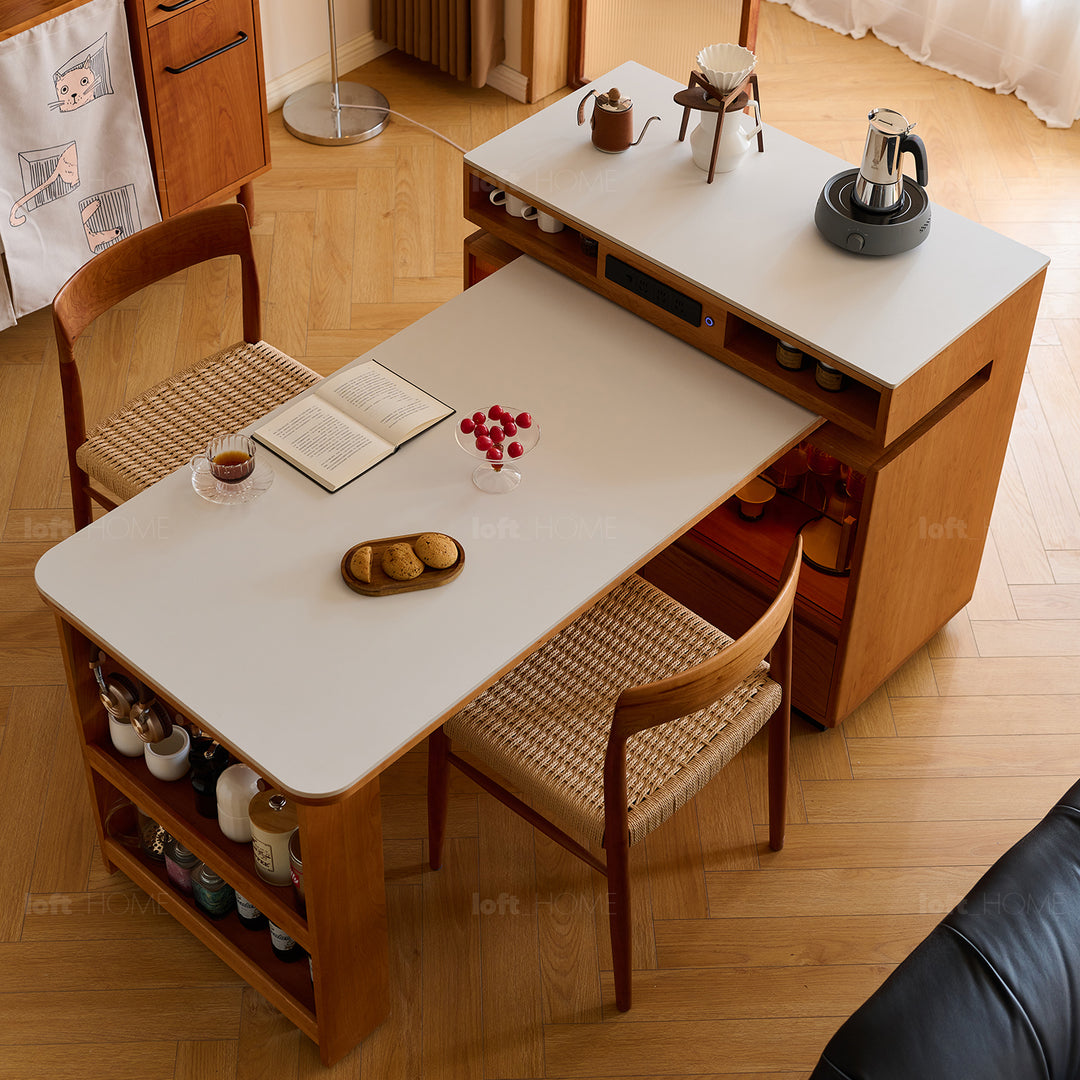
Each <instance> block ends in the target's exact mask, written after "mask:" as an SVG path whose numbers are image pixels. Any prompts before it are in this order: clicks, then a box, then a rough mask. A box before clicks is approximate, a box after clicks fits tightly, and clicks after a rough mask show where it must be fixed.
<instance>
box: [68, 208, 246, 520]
mask: <svg viewBox="0 0 1080 1080" xmlns="http://www.w3.org/2000/svg"><path fill="white" fill-rule="evenodd" d="M222 255H237V256H239V258H240V265H241V288H242V296H243V322H244V340H245V341H247V342H249V343H250V344H255V343H257V342H258V341H260V340H261V339H262V315H261V311H260V302H259V277H258V273H257V271H256V268H255V255H254V252H253V251H252V246H251V232H250V229H249V227H248V217H247V212H246V211H245V209H244V208H243V206H241V205H240V204H238V203H225V204H223V205H221V206H211V207H207V208H206V209H203V210H194V211H192V212H191V213H187V214H181V215H179V216H177V217H173V218H169V219H168V220H166V221H161V222H158V223H157V224H154V225H149V226H147V227H146V228H145V229H140V230H139V231H138V232H136V233H133V234H132V235H131V236H127V237H125V238H124V239H123V240H121V241H119V243H116V244H113V245H112V246H111V247H107V248H106V249H105V250H104V251H102V252H100V253H99V254H97V255H95V256H94V258H92V259H91V260H90V261H89V262H88V263H86V264H85V265H84V266H82V267H80V269H78V270H76V271H75V273H74V274H72V276H71V277H70V278H69V279H68V280H67V282H66V283H65V284H64V285H62V286H61V288H60V291H59V292H58V293H57V294H56V297H55V299H54V300H53V305H52V313H53V328H54V330H55V332H56V344H57V350H58V352H59V356H60V385H61V389H62V392H63V402H64V436H65V439H66V442H67V455H68V470H69V475H70V478H71V503H72V512H73V514H74V518H75V528H76V529H81V528H83V527H84V526H86V525H89V524H90V522H91V520H92V518H93V511H92V507H91V500H92V501H93V502H96V503H98V504H100V505H101V506H104V507H105V508H106V509H108V510H112V509H114V508H115V507H116V505H117V500H116V499H114V498H112V497H110V496H109V495H107V494H105V493H103V492H102V491H100V490H99V489H98V488H96V487H94V486H93V485H92V483H91V481H90V478H89V477H88V476H87V475H86V473H85V472H84V471H83V470H82V469H81V468H79V465H78V463H77V462H76V460H75V452H76V451H77V450H78V448H79V447H80V446H81V445H82V444H83V443H84V442H85V441H86V414H85V410H84V406H83V393H82V382H81V380H80V377H79V368H78V364H77V363H76V361H75V343H76V341H78V339H79V336H80V335H81V334H82V333H83V331H84V330H86V328H87V327H88V326H89V325H90V324H91V323H92V322H93V321H94V320H95V319H96V318H97V317H98V316H99V315H101V314H102V313H104V312H105V311H107V310H108V309H109V308H111V307H113V306H114V305H115V304H118V303H119V302H120V301H121V300H124V299H126V298H127V297H129V296H131V295H132V294H133V293H136V292H138V291H139V290H140V289H143V288H145V287H146V286H147V285H151V284H153V283H154V282H156V281H160V280H162V279H163V278H167V277H169V276H171V275H172V274H175V273H177V272H178V271H180V270H185V269H187V268H188V267H189V266H195V265H197V264H199V263H201V262H206V261H208V260H210V259H216V258H219V257H220V256H222Z"/></svg>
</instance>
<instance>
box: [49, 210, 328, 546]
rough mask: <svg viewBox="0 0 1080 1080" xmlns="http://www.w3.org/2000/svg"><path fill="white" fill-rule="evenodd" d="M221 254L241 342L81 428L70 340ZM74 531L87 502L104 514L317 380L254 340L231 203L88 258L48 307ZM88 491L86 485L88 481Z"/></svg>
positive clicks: (257, 334)
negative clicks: (232, 267) (232, 262)
mask: <svg viewBox="0 0 1080 1080" xmlns="http://www.w3.org/2000/svg"><path fill="white" fill-rule="evenodd" d="M223 255H237V256H239V257H240V265H241V275H242V277H241V280H242V291H243V319H244V340H243V341H241V342H238V343H237V344H236V345H233V346H230V347H229V348H228V349H225V350H223V351H222V352H219V353H217V354H215V355H214V356H211V357H208V358H207V359H204V360H201V361H198V362H197V363H195V364H192V365H191V366H190V367H187V368H185V369H184V370H183V371H180V372H177V373H176V374H174V375H172V376H170V377H169V378H168V379H165V380H164V381H163V382H161V383H159V384H158V385H157V386H154V387H152V388H151V389H150V390H147V391H146V392H145V393H143V394H141V395H139V396H138V397H137V398H135V399H133V400H132V401H129V402H127V404H125V405H124V406H123V407H122V408H121V409H119V410H117V411H116V412H114V413H113V414H112V415H111V416H108V417H106V418H105V419H104V420H101V421H100V422H99V423H97V424H95V426H94V427H93V428H91V429H90V430H89V431H88V430H87V429H86V418H85V413H84V411H83V396H82V384H81V381H80V379H79V369H78V365H77V364H76V362H75V354H74V349H75V342H76V341H77V340H78V338H79V335H80V334H82V332H83V331H84V330H85V329H86V328H87V327H88V326H89V325H90V324H91V323H92V322H93V321H94V319H96V318H97V317H98V316H99V315H101V314H102V313H103V312H104V311H107V310H108V309H109V308H111V307H112V306H113V305H114V304H117V303H119V302H120V301H121V300H123V299H125V298H126V297H128V296H131V294H132V293H135V292H138V291H139V290H140V289H142V288H144V287H146V286H147V285H150V284H152V283H153V282H155V281H160V280H161V279H163V278H166V277H169V276H170V275H171V274H175V273H176V272H177V271H179V270H184V269H186V268H187V267H189V266H194V265H196V264H197V263H201V262H205V261H207V260H209V259H214V258H218V257H219V256H223ZM53 327H54V329H55V331H56V343H57V347H58V349H59V354H60V382H61V386H62V388H63V399H64V429H65V435H66V437H67V451H68V471H69V476H70V479H71V503H72V511H73V514H74V518H75V528H76V529H81V528H83V527H84V526H86V525H89V524H90V521H91V520H92V510H91V500H93V501H94V502H97V503H100V504H101V505H102V506H104V507H106V508H108V509H110V510H111V509H112V508H113V507H115V506H116V505H117V503H118V502H123V501H124V500H125V499H129V498H131V497H132V496H133V495H135V494H137V493H138V492H140V491H142V490H143V489H144V488H147V487H149V486H150V485H151V484H153V483H155V482H156V481H158V480H160V479H161V478H162V477H163V476H165V475H167V474H168V473H170V472H172V471H173V470H174V469H176V468H178V467H179V466H181V465H183V464H185V463H186V462H187V461H189V460H190V459H191V457H192V456H193V455H194V454H197V453H198V452H199V451H200V450H201V449H203V448H204V447H205V446H206V444H207V443H208V442H209V441H210V439H211V438H213V436H215V435H222V434H226V433H228V432H232V431H238V430H239V429H241V428H243V427H245V426H246V425H247V424H250V423H251V422H252V421H253V420H257V419H258V418H259V417H260V416H263V415H264V414H266V413H268V412H269V411H270V410H271V409H273V408H275V407H276V406H277V405H280V404H281V403H282V402H283V401H287V400H288V399H289V398H291V397H292V396H293V395H295V394H297V393H299V392H300V391H301V390H303V389H304V388H305V387H307V386H311V385H312V384H313V383H315V382H318V381H319V378H320V376H319V375H318V374H317V373H316V372H314V371H312V370H311V369H310V368H307V367H305V366H304V365H303V364H301V363H299V362H298V361H296V360H294V359H292V357H290V356H286V355H285V354H284V353H282V352H279V351H278V350H277V349H275V348H274V347H273V346H272V345H268V344H266V342H264V341H262V340H260V339H261V337H262V323H261V313H260V306H259V279H258V275H257V273H256V269H255V258H254V255H253V253H252V249H251V233H250V231H249V228H248V220H247V213H246V211H245V210H244V208H243V207H242V206H240V205H239V204H237V203H227V204H224V205H222V206H213V207H209V208H208V209H205V210H195V211H192V212H191V213H188V214H181V215H179V216H177V217H173V218H170V219H169V220H167V221H162V222H160V223H158V224H156V225H150V226H148V227H147V228H145V229H142V230H140V231H139V232H136V233H133V234H132V235H131V236H128V237H125V238H124V239H123V240H121V241H119V242H118V243H116V244H113V245H112V246H111V247H108V248H106V249H105V250H104V251H102V252H100V253H99V254H97V255H95V256H94V258H92V259H91V260H90V261H89V262H88V263H86V265H85V266H83V267H81V268H80V269H79V270H77V271H76V272H75V273H74V274H73V275H72V276H71V277H70V278H69V279H68V281H67V282H66V283H65V284H64V285H63V286H62V287H61V289H60V291H59V292H58V293H57V294H56V298H55V299H54V300H53ZM91 481H93V483H92V482H91Z"/></svg>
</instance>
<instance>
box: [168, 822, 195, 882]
mask: <svg viewBox="0 0 1080 1080" xmlns="http://www.w3.org/2000/svg"><path fill="white" fill-rule="evenodd" d="M197 866H199V857H198V855H195V854H194V853H192V852H190V851H188V849H187V848H186V847H184V845H183V844H181V843H180V841H179V840H177V839H176V838H175V837H173V836H169V837H168V839H167V840H166V841H165V869H166V870H168V872H169V880H170V881H171V882H172V883H173V884H174V885H175V886H176V887H177V888H178V889H179V890H180V891H181V892H182V893H186V894H187V895H188V896H190V895H191V876H192V874H193V873H194V871H195V868H196V867H197Z"/></svg>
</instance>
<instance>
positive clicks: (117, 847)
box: [105, 829, 319, 1042]
mask: <svg viewBox="0 0 1080 1080" xmlns="http://www.w3.org/2000/svg"><path fill="white" fill-rule="evenodd" d="M170 831H171V829H170ZM192 850H195V849H194V848H193V849H192ZM195 854H196V855H199V854H200V852H199V851H198V850H195ZM105 855H106V857H107V858H108V859H109V861H110V862H112V863H113V864H114V865H115V866H116V867H118V868H119V869H120V870H122V871H123V872H124V873H125V874H127V876H128V877H129V878H131V880H132V881H133V882H135V884H136V885H138V886H139V887H140V888H141V889H142V890H143V891H144V892H146V894H147V895H148V896H151V897H153V898H154V900H156V901H157V902H158V903H159V904H161V906H162V907H163V908H165V910H166V911H168V912H169V914H170V915H172V916H173V917H174V918H175V919H176V920H177V922H179V923H180V924H181V925H182V926H184V927H185V928H186V929H187V930H189V931H190V932H191V933H192V934H194V935H195V937H197V938H198V939H199V940H200V941H201V942H203V944H204V945H206V946H208V947H209V948H210V949H211V950H212V951H213V952H214V953H215V954H216V955H217V956H219V957H220V958H221V959H222V960H224V961H225V963H227V964H228V965H229V966H230V967H231V968H232V969H233V970H234V971H235V972H236V973H237V974H238V975H240V976H241V977H242V978H243V979H244V980H245V981H246V982H247V983H249V984H250V985H251V986H253V987H255V989H256V990H258V991H259V993H261V994H262V995H263V996H264V997H265V998H266V999H267V1000H268V1001H269V1002H270V1003H271V1004H272V1005H274V1007H275V1008H277V1009H278V1010H280V1011H281V1012H282V1013H283V1014H284V1015H285V1016H287V1017H288V1018H289V1019H290V1020H291V1021H292V1022H293V1023H294V1024H295V1025H296V1026H297V1027H298V1028H300V1030H301V1031H303V1032H304V1033H305V1034H306V1035H307V1036H308V1037H309V1038H311V1039H313V1040H315V1041H316V1042H317V1041H318V1038H319V1028H318V1023H317V1021H316V1018H315V991H314V987H313V986H312V982H311V976H310V971H309V968H308V964H307V962H306V961H304V960H301V961H296V962H294V963H285V962H284V961H283V960H279V959H278V958H277V957H276V956H275V955H274V951H273V948H272V947H271V944H270V932H269V931H268V930H261V931H256V930H249V929H247V928H246V927H245V926H243V925H242V924H241V923H240V920H239V919H238V918H237V915H236V912H235V911H233V912H230V913H229V914H228V915H226V916H224V917H223V918H221V919H210V918H209V917H208V916H206V915H205V914H203V912H202V911H201V910H200V909H199V907H198V905H197V904H196V903H195V901H194V900H193V899H192V898H191V897H189V896H185V895H184V894H183V893H181V892H179V891H178V890H177V889H175V888H174V887H173V885H172V883H171V882H170V881H169V878H168V875H167V872H166V868H165V865H164V863H157V862H154V861H152V860H150V859H147V858H145V857H143V856H142V855H141V854H140V853H136V852H134V851H131V850H130V849H128V848H127V847H125V846H124V845H123V844H122V843H120V842H119V841H117V840H114V839H106V841H105ZM208 861H209V860H208ZM211 865H213V864H211ZM215 869H217V867H215ZM222 876H223V877H225V878H226V880H228V881H229V883H230V884H231V885H233V887H234V888H235V887H237V886H236V883H235V882H234V881H232V880H230V878H229V871H228V869H226V870H225V871H223V872H222ZM241 891H242V892H243V890H241ZM244 895H247V893H246V892H245V893H244ZM260 906H261V905H260ZM275 921H276V920H275ZM290 935H291V932H290Z"/></svg>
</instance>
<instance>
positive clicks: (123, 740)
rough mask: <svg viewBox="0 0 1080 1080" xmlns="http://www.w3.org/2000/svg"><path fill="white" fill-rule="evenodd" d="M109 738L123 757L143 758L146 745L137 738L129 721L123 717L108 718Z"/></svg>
mask: <svg viewBox="0 0 1080 1080" xmlns="http://www.w3.org/2000/svg"><path fill="white" fill-rule="evenodd" d="M109 738H110V739H112V744H113V746H115V747H116V749H117V750H119V751H120V753H121V754H123V755H124V757H145V756H146V746H147V744H146V743H144V742H143V741H142V739H141V738H139V734H138V732H137V731H136V730H135V729H134V728H133V727H132V726H131V721H130V720H128V719H127V717H124V718H123V719H121V718H120V717H118V716H112V715H111V714H110V716H109Z"/></svg>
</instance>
